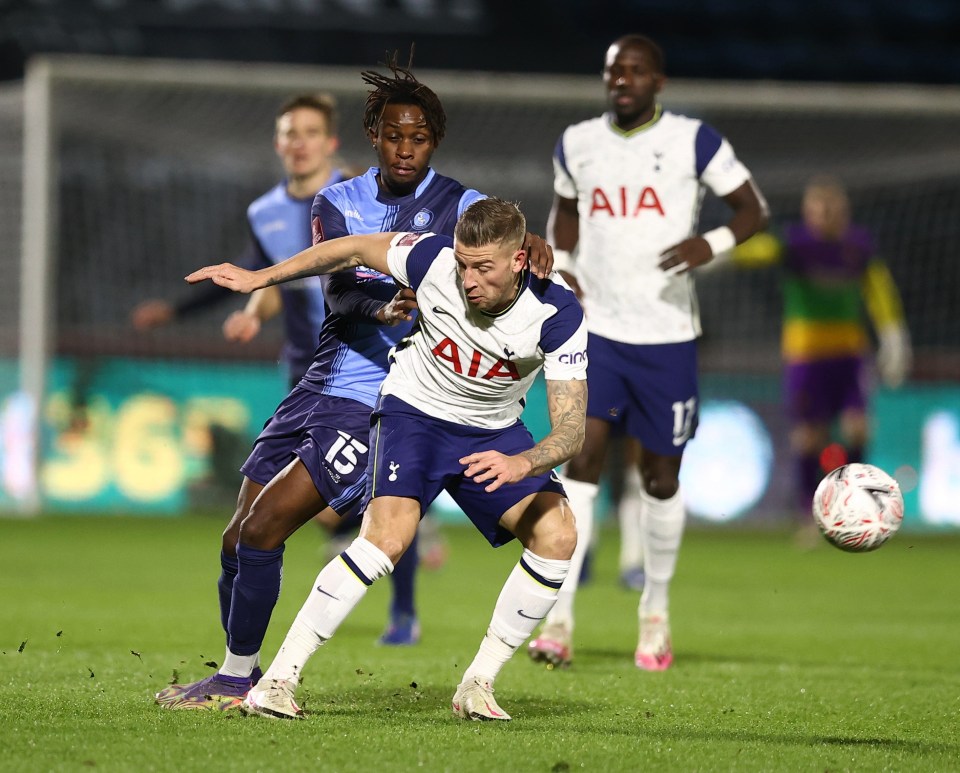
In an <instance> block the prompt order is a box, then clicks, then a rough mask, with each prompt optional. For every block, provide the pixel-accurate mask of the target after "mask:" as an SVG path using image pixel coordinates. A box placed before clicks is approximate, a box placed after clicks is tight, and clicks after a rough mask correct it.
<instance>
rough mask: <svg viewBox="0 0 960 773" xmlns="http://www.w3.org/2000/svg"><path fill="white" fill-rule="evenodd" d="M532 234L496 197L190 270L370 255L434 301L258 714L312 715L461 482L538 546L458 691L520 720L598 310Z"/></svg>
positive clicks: (234, 283)
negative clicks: (334, 646) (330, 657)
mask: <svg viewBox="0 0 960 773" xmlns="http://www.w3.org/2000/svg"><path fill="white" fill-rule="evenodd" d="M525 231H526V222H525V219H524V217H523V215H522V214H521V212H520V210H519V209H518V208H517V207H516V206H515V205H513V204H509V203H507V202H504V201H501V200H499V199H483V200H480V201H477V202H474V203H473V204H471V205H470V206H469V207H468V208H467V209H466V210H465V211H464V212H463V214H462V215H461V216H460V218H459V220H458V221H457V225H456V229H455V231H454V240H453V241H451V240H450V239H449V238H448V237H444V236H436V235H434V234H415V233H399V234H396V233H395V234H369V235H357V236H347V237H343V238H340V239H333V240H330V241H328V242H321V243H319V244H317V245H315V246H314V247H312V248H310V249H309V250H305V251H304V252H301V253H300V254H299V255H297V256H294V257H293V258H291V259H290V260H288V261H285V262H284V263H281V264H279V265H278V266H274V267H272V268H269V269H264V270H262V271H259V272H255V273H254V272H250V271H246V270H244V269H239V268H237V267H236V266H231V265H229V264H223V265H221V266H210V267H207V268H205V269H201V270H199V271H197V272H194V273H193V274H191V275H190V276H189V277H187V279H188V281H191V282H194V281H200V280H202V279H212V280H213V281H215V282H216V283H217V284H222V285H224V286H227V287H231V288H232V289H236V290H240V291H244V292H249V291H251V290H255V289H257V288H259V287H263V286H265V285H268V284H275V283H277V282H280V281H289V280H292V279H297V278H299V277H301V276H306V275H309V274H314V273H330V272H332V271H338V270H343V269H345V268H348V267H351V266H359V265H363V266H367V267H369V268H372V269H374V270H377V271H380V272H383V273H387V274H390V275H392V276H393V277H395V279H396V280H397V282H398V284H401V285H404V286H407V287H410V288H412V289H413V290H415V291H416V293H417V302H418V306H419V310H420V314H419V319H418V322H417V326H416V328H415V330H414V332H413V333H412V334H411V335H410V336H409V337H408V338H407V339H405V340H404V341H403V342H401V344H399V345H398V346H397V347H396V349H395V351H394V354H393V363H392V365H391V368H390V372H389V374H388V375H387V378H386V380H385V381H384V382H383V385H382V386H381V388H380V398H379V401H378V404H377V407H376V409H375V410H374V413H373V419H372V421H373V424H372V428H371V431H370V444H369V445H370V448H371V454H370V455H369V458H368V469H367V474H368V481H367V492H366V497H365V499H366V502H367V506H366V510H365V513H364V519H363V527H362V528H361V532H360V536H359V537H358V538H357V539H356V540H355V541H354V542H353V544H351V546H350V547H349V548H347V550H345V551H344V552H343V553H341V554H340V556H338V557H337V558H335V559H334V560H333V561H331V562H330V563H329V564H327V566H326V567H325V568H324V569H323V570H322V571H321V572H320V574H319V575H318V576H317V579H316V581H315V585H314V588H313V590H312V591H311V593H310V595H309V596H308V598H307V600H306V602H305V604H304V605H303V608H302V609H301V610H300V613H299V614H298V615H297V618H296V620H295V621H294V623H293V625H292V626H291V628H290V631H289V632H288V633H287V636H286V638H285V639H284V642H283V645H282V646H281V648H280V651H279V653H278V654H277V657H276V658H275V659H274V661H273V663H272V664H271V666H270V668H269V669H268V670H267V672H266V673H265V674H264V676H263V678H262V679H261V680H260V682H259V683H258V684H257V685H256V686H254V688H253V689H252V690H250V692H249V693H248V694H247V697H246V699H245V700H244V704H243V705H244V707H245V708H246V709H247V710H249V711H253V712H256V713H259V714H264V715H267V716H273V717H279V718H286V719H296V718H298V717H300V716H302V712H301V710H300V709H299V707H298V706H297V704H296V703H295V701H294V691H295V689H296V686H297V684H298V682H299V679H300V674H301V671H302V669H303V667H304V665H305V664H306V662H307V660H308V659H309V657H310V656H311V655H312V654H313V652H315V651H316V649H317V648H318V647H320V646H321V645H322V644H323V643H324V642H326V641H327V640H328V639H329V638H330V637H331V636H333V634H334V632H335V631H336V630H337V627H338V626H339V625H340V623H341V622H343V620H344V619H345V618H346V616H347V615H348V614H349V613H350V611H351V610H352V609H353V608H354V607H355V606H356V604H357V603H358V602H359V601H360V599H361V598H363V596H364V594H365V593H366V589H367V587H369V586H370V585H371V584H372V583H373V581H374V580H376V579H378V578H380V577H382V576H384V575H385V574H388V573H389V572H391V571H392V570H393V566H394V563H395V562H396V561H397V559H398V558H399V557H400V556H401V555H403V552H404V551H405V550H406V549H407V547H408V546H409V544H410V542H411V540H412V539H413V536H414V534H415V533H416V530H417V526H418V524H419V522H420V518H421V517H422V515H423V513H424V512H426V509H427V508H428V507H429V505H430V503H431V502H433V500H434V499H435V498H436V497H437V495H438V494H439V493H440V492H441V491H442V490H446V491H448V492H449V493H450V494H451V496H452V497H453V499H454V500H455V501H456V502H457V504H458V505H459V506H460V507H461V509H462V510H463V511H464V513H465V514H466V515H467V517H468V518H470V520H471V521H472V522H473V523H474V525H475V526H476V527H477V529H478V530H479V531H480V533H481V534H483V535H484V537H486V539H487V541H488V542H489V543H490V544H491V545H492V546H494V547H499V546H500V545H503V544H506V543H507V542H509V541H510V540H512V539H513V538H514V537H517V538H518V539H519V540H520V542H521V543H522V544H523V547H524V550H523V554H522V556H521V558H520V561H519V563H518V564H517V566H516V567H515V568H514V570H513V571H512V572H511V574H510V576H509V577H508V578H507V582H506V584H505V585H504V587H503V590H502V591H501V593H500V597H499V599H498V601H497V604H496V607H495V609H494V613H493V618H492V620H491V621H490V625H489V628H488V630H487V633H486V636H484V638H483V640H482V642H481V644H480V649H479V652H478V653H477V655H476V657H475V658H474V660H473V662H472V663H471V664H470V666H468V668H467V670H466V673H465V674H464V677H463V680H462V682H461V684H460V685H459V687H458V688H457V691H456V694H455V695H454V698H453V711H454V714H455V715H457V716H458V717H461V718H464V719H468V718H469V719H477V720H509V719H510V715H509V714H507V713H506V712H505V711H503V709H501V708H500V707H499V706H498V705H497V702H496V700H495V699H494V697H493V682H494V679H495V678H496V677H497V675H498V673H499V672H500V669H501V668H502V667H503V666H504V665H505V664H506V662H507V661H508V660H509V659H510V657H511V656H512V655H513V653H514V652H515V651H516V650H517V648H519V647H520V646H521V645H522V644H523V643H524V642H525V641H526V640H527V638H528V637H529V636H530V634H531V633H532V632H533V630H534V628H535V627H536V625H537V624H538V623H539V621H540V620H542V619H543V618H544V617H545V615H546V614H547V612H548V611H549V610H550V608H551V607H552V606H553V604H554V602H555V601H556V597H557V591H558V590H559V588H560V586H561V584H562V583H563V580H564V578H565V576H566V574H567V571H568V569H569V566H570V556H571V555H572V554H573V550H574V546H575V544H576V539H577V537H576V527H575V526H574V523H573V518H572V516H571V513H570V510H569V508H568V507H567V503H566V499H565V498H564V492H563V487H562V486H561V485H560V482H559V481H558V479H557V477H556V475H555V474H554V473H553V468H554V467H555V466H557V465H558V464H562V463H563V462H565V461H566V460H568V459H570V458H571V457H572V456H573V455H574V454H575V453H577V451H579V449H580V447H581V445H582V442H583V432H584V419H585V411H586V395H587V386H586V380H585V379H586V357H585V353H586V352H585V350H586V345H587V333H586V327H585V325H584V321H583V310H582V309H581V307H580V304H579V303H577V300H576V297H575V296H574V294H573V293H572V292H571V291H570V289H569V288H568V287H566V285H565V284H563V283H562V282H558V281H553V280H550V279H545V280H540V279H536V278H535V277H531V274H530V272H529V271H528V270H527V256H526V253H525V251H524V250H523V248H522V244H523V238H524V233H525ZM541 368H543V370H544V375H545V377H546V383H547V402H548V407H549V412H550V424H551V430H550V432H549V434H548V435H547V436H546V437H545V438H544V439H543V440H541V441H540V442H539V443H534V440H533V437H532V436H531V435H530V432H529V431H528V430H527V429H526V427H524V425H523V423H522V422H521V421H520V414H521V412H522V410H523V398H524V396H525V395H526V393H527V390H528V389H529V387H530V385H531V384H532V383H533V381H534V379H535V378H536V376H537V374H538V373H539V372H540V369H541Z"/></svg>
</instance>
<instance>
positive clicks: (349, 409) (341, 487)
mask: <svg viewBox="0 0 960 773" xmlns="http://www.w3.org/2000/svg"><path fill="white" fill-rule="evenodd" d="M369 437H370V407H369V406H367V405H364V404H363V403H359V402H357V401H356V400H348V399H346V398H343V397H330V396H329V395H321V394H318V393H317V392H313V391H311V390H309V389H304V388H303V387H299V386H298V387H295V388H294V389H293V391H292V392H290V394H289V395H287V396H286V397H285V398H284V400H283V402H281V403H280V405H279V406H278V407H277V410H276V411H275V412H274V414H273V416H271V417H270V419H269V420H268V421H267V423H266V424H264V426H263V430H262V431H261V432H260V435H259V436H258V437H257V439H256V441H255V442H254V444H253V451H251V452H250V456H248V457H247V461H246V462H244V463H243V466H242V467H241V468H240V472H242V473H243V474H244V475H245V476H246V477H248V478H249V479H250V480H252V481H253V482H254V483H259V484H260V485H261V486H265V485H267V483H269V482H270V481H271V480H273V478H274V476H275V475H276V474H277V473H278V472H280V471H281V470H283V469H284V468H285V467H286V466H287V465H288V464H290V462H292V461H293V460H294V459H295V458H299V459H300V461H301V462H303V466H304V467H306V468H307V472H309V473H310V477H311V478H312V479H313V483H314V485H315V486H316V487H317V492H318V493H319V494H320V496H321V497H323V500H324V501H325V502H326V503H327V504H328V505H330V507H332V508H333V509H334V510H335V511H336V512H337V513H338V514H339V515H340V516H342V517H348V516H351V515H354V514H355V513H357V512H358V511H359V509H360V503H361V502H362V501H363V492H364V490H365V489H366V485H367V477H366V476H367V451H368V448H369Z"/></svg>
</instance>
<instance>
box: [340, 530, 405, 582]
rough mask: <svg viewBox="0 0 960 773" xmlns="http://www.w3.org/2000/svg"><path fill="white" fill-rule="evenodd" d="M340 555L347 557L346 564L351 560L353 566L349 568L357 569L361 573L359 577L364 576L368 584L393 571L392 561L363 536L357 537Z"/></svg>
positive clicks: (362, 578)
mask: <svg viewBox="0 0 960 773" xmlns="http://www.w3.org/2000/svg"><path fill="white" fill-rule="evenodd" d="M341 555H343V556H345V557H346V558H347V559H349V560H348V561H347V566H350V562H353V564H354V565H355V566H350V568H351V569H352V570H354V571H356V570H359V571H360V572H361V573H362V575H363V576H362V577H361V578H360V579H361V580H364V578H366V580H368V581H369V582H367V583H366V584H368V585H369V584H370V583H372V582H373V581H374V580H378V579H380V578H381V577H383V576H384V575H386V574H390V572H392V571H393V561H391V560H390V559H389V558H388V557H387V554H386V553H384V552H383V551H382V550H380V548H378V547H377V546H376V545H374V544H373V543H372V542H370V540H367V539H364V538H363V537H357V538H356V539H355V540H354V541H353V542H352V543H350V547H348V548H347V549H346V550H345V551H343V553H342V554H341Z"/></svg>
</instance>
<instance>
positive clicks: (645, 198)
mask: <svg viewBox="0 0 960 773" xmlns="http://www.w3.org/2000/svg"><path fill="white" fill-rule="evenodd" d="M643 212H657V213H659V214H660V215H661V217H662V216H663V214H664V212H663V205H662V204H661V203H660V197H659V196H658V195H657V192H656V191H655V190H654V189H653V188H651V187H650V186H649V185H647V186H644V187H643V188H642V189H641V190H640V192H639V193H636V192H634V191H630V190H627V187H626V186H624V185H621V186H620V187H619V188H614V189H613V190H612V191H605V190H604V189H603V188H594V189H593V193H591V194H590V217H597V216H598V215H603V214H606V215H609V216H610V217H638V216H639V215H641V214H642V213H643Z"/></svg>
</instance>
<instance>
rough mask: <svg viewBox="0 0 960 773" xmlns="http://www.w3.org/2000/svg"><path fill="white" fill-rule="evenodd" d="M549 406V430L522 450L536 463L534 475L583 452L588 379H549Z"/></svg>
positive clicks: (532, 470) (524, 454) (533, 470)
mask: <svg viewBox="0 0 960 773" xmlns="http://www.w3.org/2000/svg"><path fill="white" fill-rule="evenodd" d="M547 406H548V408H549V411H550V427H551V429H550V434H549V435H547V436H546V437H545V438H544V439H543V440H541V441H540V442H539V443H537V444H536V445H535V446H534V447H533V448H531V449H530V450H529V451H524V452H523V453H522V454H521V456H523V457H525V458H526V459H527V460H528V461H529V462H530V464H531V465H532V466H533V469H531V470H530V472H529V473H528V474H529V475H531V476H533V475H539V474H540V473H543V472H548V471H549V470H552V469H553V468H554V467H556V466H557V465H560V464H563V463H564V462H565V461H567V460H568V459H571V458H573V457H574V456H576V455H577V454H578V453H579V452H580V449H581V447H582V446H583V435H584V425H585V422H586V416H587V382H586V381H547Z"/></svg>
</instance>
